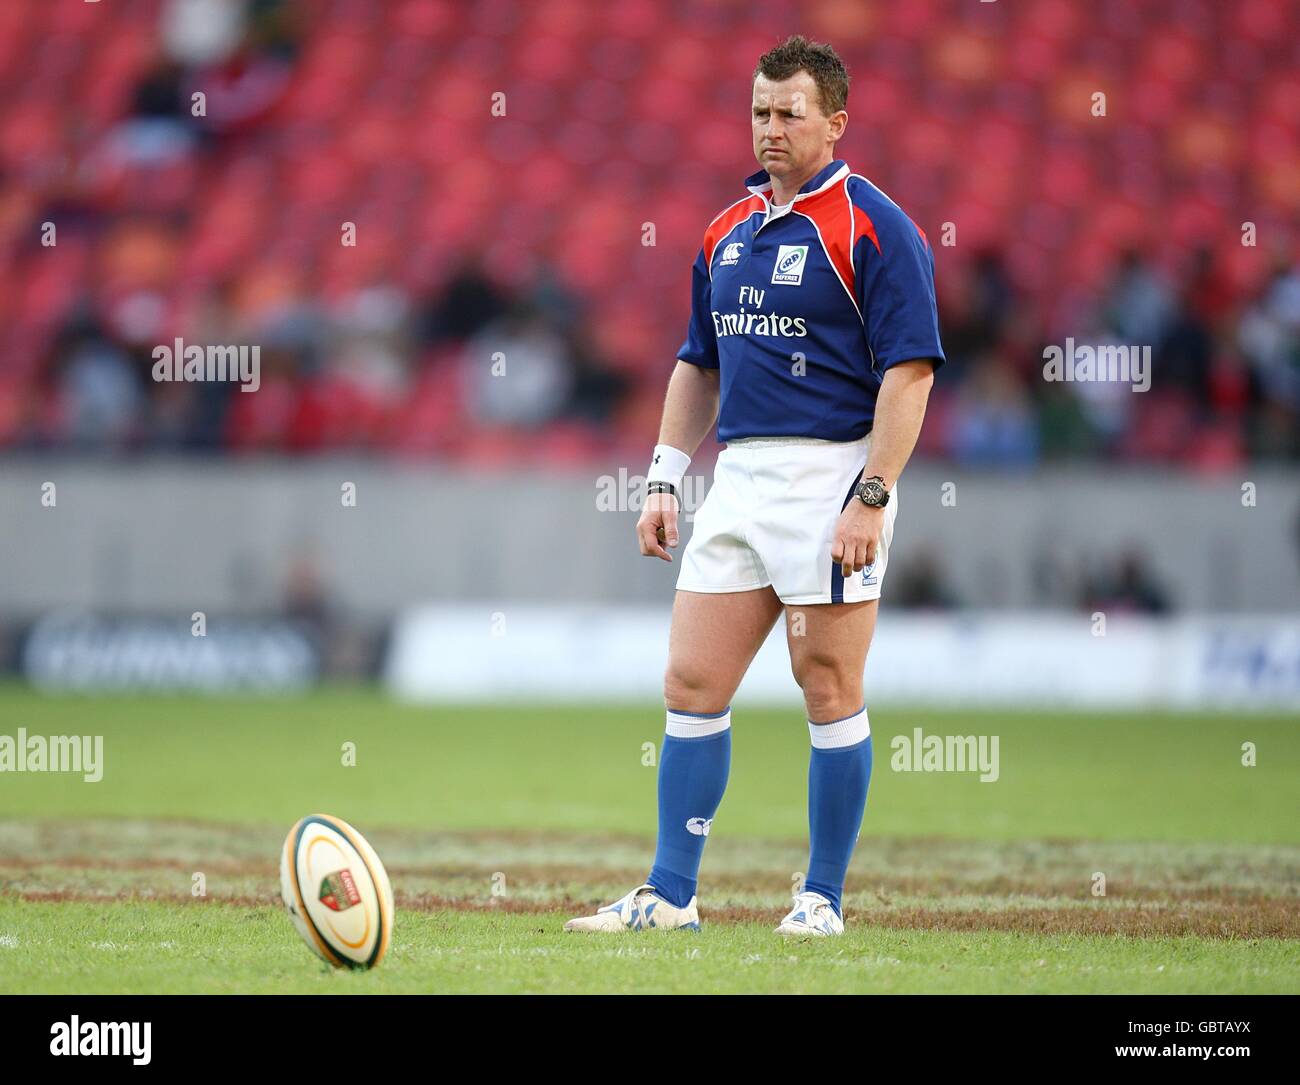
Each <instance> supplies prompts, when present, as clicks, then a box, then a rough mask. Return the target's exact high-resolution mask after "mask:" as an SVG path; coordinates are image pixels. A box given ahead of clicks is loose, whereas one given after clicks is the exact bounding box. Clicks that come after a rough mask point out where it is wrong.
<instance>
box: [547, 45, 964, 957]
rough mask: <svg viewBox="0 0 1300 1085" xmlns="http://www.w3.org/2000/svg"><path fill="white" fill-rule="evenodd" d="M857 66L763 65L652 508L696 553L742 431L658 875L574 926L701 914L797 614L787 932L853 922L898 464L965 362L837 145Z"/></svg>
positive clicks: (695, 581) (679, 624)
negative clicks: (799, 695) (938, 382)
mask: <svg viewBox="0 0 1300 1085" xmlns="http://www.w3.org/2000/svg"><path fill="white" fill-rule="evenodd" d="M848 84H849V77H848V73H847V71H845V68H844V65H843V64H842V63H841V62H840V59H839V57H838V56H836V54H835V52H834V50H833V49H831V48H830V46H828V45H817V44H812V43H810V42H808V41H807V40H806V39H804V38H802V37H794V38H790V39H789V40H788V41H786V42H785V43H783V44H782V45H780V46H778V47H776V48H775V49H773V50H771V51H770V52H768V53H767V54H765V55H764V56H763V57H762V58H761V59H760V60H759V62H758V67H757V69H756V71H755V73H754V86H753V118H752V120H753V136H754V154H755V156H756V157H757V159H758V163H759V165H760V166H761V167H762V170H761V171H760V172H759V173H757V174H755V175H753V176H752V177H750V178H748V179H747V181H746V182H745V183H746V187H747V188H748V189H749V195H748V196H746V197H745V198H744V199H742V200H740V201H738V202H737V203H734V204H732V206H730V207H729V208H727V209H726V210H725V211H723V212H722V213H721V214H720V215H718V217H717V218H715V219H714V220H713V222H712V223H710V224H709V227H708V229H707V230H706V231H705V234H704V244H703V247H702V248H701V250H700V254H699V256H698V257H697V258H696V261H695V267H694V271H693V294H692V313H691V322H690V327H689V331H688V333H687V337H686V342H685V344H684V345H683V346H682V349H681V350H680V351H679V353H678V362H677V366H676V368H675V369H674V371H673V374H672V377H671V379H670V381H669V384H668V395H667V399H666V401H665V404H664V412H663V422H662V426H661V429H660V436H659V445H658V446H657V447H656V448H655V452H654V457H653V462H652V464H651V468H650V470H649V472H648V473H647V478H648V480H649V481H648V484H647V497H646V502H645V506H644V508H643V511H642V513H641V517H640V520H639V522H638V523H637V537H638V539H639V541H640V546H641V553H642V554H643V555H646V556H654V557H658V558H661V559H662V560H664V561H672V556H671V555H670V554H669V552H668V550H667V549H665V546H667V547H674V546H676V545H677V541H678V528H677V512H678V501H677V490H678V487H679V485H680V482H681V479H682V477H683V475H684V474H685V471H686V468H687V466H688V464H689V463H690V455H691V453H693V452H694V451H695V449H696V448H697V447H698V446H699V443H700V442H701V441H702V440H703V439H704V438H705V437H706V436H707V434H708V432H709V430H710V429H711V428H712V426H713V424H714V421H715V419H716V421H717V425H718V438H719V440H721V441H724V442H725V443H726V448H725V449H724V450H723V451H722V452H721V454H720V455H719V457H718V463H717V470H716V472H715V476H714V482H713V487H712V489H711V490H710V492H709V495H708V497H707V499H706V500H705V501H704V503H703V505H702V506H701V507H700V509H699V511H698V512H697V513H696V517H695V530H694V533H693V535H692V537H691V541H690V544H689V545H688V546H687V548H686V551H685V553H684V555H683V559H682V571H681V573H680V575H679V578H678V582H677V597H676V601H675V603H674V606H673V619H672V632H671V634H670V638H669V660H668V668H667V673H666V675H665V679H664V699H665V704H666V706H667V709H668V724H667V735H666V737H665V739H664V746H663V754H662V757H661V759H660V763H659V838H658V847H657V850H656V853H655V860H654V866H653V868H652V869H651V871H650V874H649V876H648V878H647V879H646V883H645V884H644V885H641V886H638V887H637V888H636V889H634V890H632V891H631V892H630V893H628V894H627V896H625V897H623V898H622V899H621V900H619V901H616V902H615V903H614V904H611V905H609V906H607V907H605V908H601V909H600V910H599V911H598V912H597V913H596V914H595V915H592V916H586V917H583V918H579V919H574V920H571V921H570V922H568V923H567V924H566V925H565V929H566V930H574V931H620V930H640V929H643V928H646V927H659V928H665V927H666V928H690V929H697V928H698V927H699V916H698V912H697V910H696V898H695V888H696V876H697V873H698V871H699V864H700V858H701V856H702V854H703V851H704V842H705V839H706V837H707V836H708V833H709V828H710V825H711V822H712V820H713V816H714V813H715V812H716V811H717V808H718V805H719V804H720V803H721V801H722V794H723V790H724V789H725V787H726V782H727V773H728V769H729V766H730V760H731V730H730V728H731V708H730V705H731V698H732V695H733V694H734V693H735V691H736V689H737V687H738V686H739V685H740V681H741V679H742V678H743V677H744V674H745V671H746V669H747V668H748V667H749V664H750V662H751V661H752V660H753V658H754V655H755V653H757V651H758V649H759V647H760V646H761V645H762V643H763V641H764V640H765V639H766V638H767V635H768V633H769V632H770V631H771V629H772V626H773V625H774V624H775V623H776V619H777V617H778V616H779V615H780V614H781V613H782V611H783V610H784V612H785V615H786V633H787V637H786V639H787V643H788V645H789V650H790V663H791V666H792V669H793V671H794V677H795V679H796V681H797V682H798V683H799V686H800V687H801V688H802V690H803V695H804V701H805V705H806V707H807V718H808V730H809V734H810V737H811V742H812V754H811V764H810V767H809V773H808V822H809V832H810V837H811V856H810V859H809V862H808V871H807V876H806V878H805V881H804V885H803V889H802V891H801V892H800V893H798V894H797V895H796V897H795V903H794V907H793V908H792V909H791V911H790V914H789V915H787V916H786V917H785V919H784V920H783V921H782V923H781V925H780V926H779V927H778V928H777V931H778V932H779V933H782V934H791V935H831V934H840V933H842V932H843V930H844V923H843V917H842V906H841V894H842V892H843V886H844V875H845V871H846V870H847V868H848V864H849V859H850V857H851V855H852V853H853V847H854V844H855V842H856V840H857V834H858V828H859V826H860V825H861V822H862V815H863V811H864V809H865V807H866V799H867V786H868V783H869V781H870V778H871V729H870V725H869V723H868V720H867V712H866V706H865V703H864V700H863V693H862V676H863V669H864V667H865V664H866V656H867V649H868V647H869V645H870V643H871V635H872V632H873V631H874V629H875V624H876V611H877V608H878V606H879V599H880V590H881V585H882V584H883V582H884V578H885V570H886V566H887V564H888V560H889V546H890V541H891V538H892V535H893V527H894V517H895V515H896V513H897V510H898V491H897V481H898V476H899V474H900V473H901V472H902V470H903V466H904V465H905V464H906V463H907V460H908V457H909V456H910V455H911V453H912V449H913V447H914V446H915V444H916V438H917V434H918V433H919V431H920V428H921V420H922V418H923V417H924V414H925V406H926V401H927V399H928V397H929V392H930V386H931V384H932V382H933V379H934V369H935V368H936V367H937V366H939V365H940V364H941V363H942V361H943V350H942V347H941V346H940V343H939V329H938V319H937V316H936V309H935V299H934V261H933V256H932V254H931V251H930V247H929V244H928V243H927V241H926V239H925V235H924V234H923V233H922V232H921V230H920V229H919V228H918V227H917V226H916V225H915V224H914V223H913V222H912V221H911V220H910V219H909V218H908V217H907V216H906V215H905V214H904V213H903V212H902V211H901V210H900V209H899V208H898V206H897V205H896V204H895V203H894V202H893V201H892V200H890V199H889V197H887V196H886V195H885V194H884V193H883V192H881V191H880V190H879V189H877V188H876V187H875V186H874V185H873V184H871V182H870V181H868V180H866V179H865V178H863V177H860V176H857V175H855V174H853V173H851V171H850V170H849V167H848V166H846V165H845V164H844V163H843V162H840V161H838V160H836V159H835V157H834V151H835V144H836V142H837V141H838V140H839V139H840V137H841V136H843V135H844V130H845V126H846V125H847V124H848V114H847V113H846V112H845V109H844V107H845V103H846V101H847V98H848Z"/></svg>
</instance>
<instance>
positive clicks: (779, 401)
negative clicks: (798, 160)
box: [677, 160, 944, 441]
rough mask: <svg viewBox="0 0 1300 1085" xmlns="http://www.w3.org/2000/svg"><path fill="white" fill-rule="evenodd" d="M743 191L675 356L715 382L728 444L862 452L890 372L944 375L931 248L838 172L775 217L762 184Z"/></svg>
mask: <svg viewBox="0 0 1300 1085" xmlns="http://www.w3.org/2000/svg"><path fill="white" fill-rule="evenodd" d="M745 187H746V188H748V189H749V192H750V195H749V196H747V197H746V198H745V199H743V200H739V201H738V202H736V203H734V204H732V205H731V206H730V207H728V208H727V209H726V210H725V211H723V212H722V214H720V215H718V217H717V218H715V219H714V220H713V221H712V222H711V223H709V227H708V229H707V230H705V232H704V245H703V247H702V248H701V249H700V253H699V255H698V256H697V257H696V258H695V266H694V268H693V270H692V275H691V281H692V286H691V322H690V327H689V329H688V331H687V334H686V342H685V343H683V344H682V348H681V350H680V351H678V353H677V357H678V358H680V359H681V360H682V361H684V362H690V363H691V364H692V365H698V366H702V367H705V368H708V369H718V370H720V371H721V372H720V374H719V378H720V384H721V407H720V410H719V414H718V439H719V440H720V441H729V440H734V439H736V438H740V437H820V438H822V439H823V440H828V441H854V440H857V439H858V438H859V437H862V436H863V435H864V434H866V433H868V432H869V431H870V430H871V424H872V418H873V415H874V413H875V406H876V394H877V392H878V391H879V389H880V382H881V379H882V378H883V376H884V372H885V370H886V369H888V368H889V367H890V366H891V365H896V364H898V363H899V362H906V361H911V360H912V359H918V358H928V359H930V360H932V361H933V362H934V364H935V366H936V367H937V366H939V365H941V364H942V363H943V360H944V356H943V347H942V346H941V345H940V343H939V318H938V312H937V308H936V305H935V298H934V255H933V253H932V252H931V250H930V244H929V242H928V241H927V240H926V237H925V234H924V233H923V232H922V230H921V229H920V227H918V226H917V225H916V224H915V223H914V222H912V220H911V219H910V218H908V217H907V215H906V214H904V213H903V211H902V209H901V208H900V207H899V206H898V205H897V204H896V203H894V201H893V200H891V199H890V198H889V197H888V196H886V195H885V194H884V193H883V192H881V191H880V189H878V188H876V186H875V185H873V184H872V183H871V182H870V181H868V180H867V179H866V178H865V177H861V176H859V175H858V174H855V173H852V172H850V170H849V167H848V166H847V165H845V164H844V163H843V162H841V161H838V160H837V161H834V162H832V163H831V164H830V165H829V166H827V167H826V168H825V169H824V170H822V171H821V172H820V173H819V174H817V176H816V177H814V178H812V180H810V181H809V182H808V183H807V184H806V185H804V186H803V188H801V189H800V190H799V193H798V195H796V196H795V198H794V202H793V203H791V204H790V205H788V210H786V209H782V210H781V211H778V212H775V213H774V214H773V217H771V218H769V217H768V214H769V210H770V208H771V202H770V201H771V194H772V183H771V180H770V179H769V178H768V175H767V172H766V171H765V170H760V171H759V172H758V173H756V174H754V175H753V176H751V177H748V178H746V180H745ZM800 362H802V364H801V365H800V364H799V363H800ZM801 371H802V372H801Z"/></svg>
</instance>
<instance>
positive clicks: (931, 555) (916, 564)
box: [889, 545, 959, 610]
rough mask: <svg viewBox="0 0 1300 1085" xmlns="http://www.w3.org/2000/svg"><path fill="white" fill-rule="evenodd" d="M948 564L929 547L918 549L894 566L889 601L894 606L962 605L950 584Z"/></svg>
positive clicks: (947, 607)
mask: <svg viewBox="0 0 1300 1085" xmlns="http://www.w3.org/2000/svg"><path fill="white" fill-rule="evenodd" d="M945 568H946V567H945V565H944V564H943V563H942V562H941V561H940V560H939V557H938V555H937V554H936V553H935V551H934V550H933V549H932V548H931V547H929V546H924V545H922V546H920V547H918V548H916V549H915V550H914V551H913V552H912V553H911V554H910V555H909V556H907V557H905V558H903V559H902V560H901V561H900V563H899V567H898V568H897V569H896V570H895V569H891V571H890V579H891V581H892V583H891V584H890V586H889V601H890V603H891V604H892V605H894V606H903V607H911V608H914V609H924V610H952V609H953V608H955V607H957V606H958V605H959V604H958V602H957V594H956V592H954V591H953V590H952V588H951V586H950V585H949V584H948V583H947V574H946V572H945Z"/></svg>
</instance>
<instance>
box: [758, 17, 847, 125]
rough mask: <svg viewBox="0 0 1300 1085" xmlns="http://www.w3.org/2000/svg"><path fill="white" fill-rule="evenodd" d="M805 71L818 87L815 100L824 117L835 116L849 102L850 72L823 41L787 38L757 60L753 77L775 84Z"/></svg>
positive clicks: (798, 37)
mask: <svg viewBox="0 0 1300 1085" xmlns="http://www.w3.org/2000/svg"><path fill="white" fill-rule="evenodd" d="M801 71H802V72H807V73H808V74H809V75H811V76H812V78H813V82H814V83H816V84H817V97H818V98H819V99H820V102H819V104H820V105H821V110H822V112H823V113H824V114H825V115H826V116H828V117H829V116H830V115H831V114H832V113H838V112H839V111H840V110H841V109H843V108H844V107H845V105H846V104H847V103H848V100H849V71H848V69H847V68H846V67H844V61H842V60H840V58H839V55H838V54H837V53H836V52H835V50H834V49H832V48H831V47H830V46H829V45H827V44H826V43H825V42H812V41H809V40H808V39H807V38H805V37H804V36H803V35H802V34H796V35H794V37H790V38H786V39H785V41H783V42H782V43H781V44H780V45H778V46H776V47H775V48H772V49H769V50H768V51H767V52H766V53H764V54H763V55H762V56H761V57H759V58H758V67H756V68H755V69H754V78H755V79H757V78H758V77H759V76H760V75H763V76H766V77H767V78H768V79H771V80H773V81H774V82H777V83H779V82H781V81H782V80H785V79H789V78H790V77H791V76H792V75H794V74H796V73H797V72H801Z"/></svg>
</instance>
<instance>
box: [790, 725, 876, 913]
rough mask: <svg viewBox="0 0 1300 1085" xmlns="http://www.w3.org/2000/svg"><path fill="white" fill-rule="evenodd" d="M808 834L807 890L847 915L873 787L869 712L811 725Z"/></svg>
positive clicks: (809, 729)
mask: <svg viewBox="0 0 1300 1085" xmlns="http://www.w3.org/2000/svg"><path fill="white" fill-rule="evenodd" d="M808 733H809V735H810V737H811V738H812V759H811V760H810V761H809V763H808V836H809V839H810V842H811V846H812V850H811V854H810V855H809V858H808V875H807V877H806V878H805V879H804V886H803V887H804V889H805V890H807V891H809V892H812V893H820V894H821V895H822V896H823V897H825V898H826V899H827V900H829V901H830V902H831V904H833V905H834V906H835V912H836V914H837V915H841V916H842V915H843V914H844V912H843V909H842V908H841V904H840V897H841V895H842V894H843V892H844V875H845V874H846V873H847V871H848V869H849V860H850V859H851V858H852V857H853V846H854V845H855V844H856V843H857V842H858V830H859V829H860V828H861V826H862V814H863V811H864V810H865V809H866V807H867V787H868V785H870V783H871V725H870V723H868V722H867V709H866V706H863V708H862V710H861V711H860V712H858V713H856V714H855V715H852V716H849V717H847V718H845V719H842V720H835V721H833V722H831V723H820V724H818V723H813V722H812V721H811V720H809V721H808Z"/></svg>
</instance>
